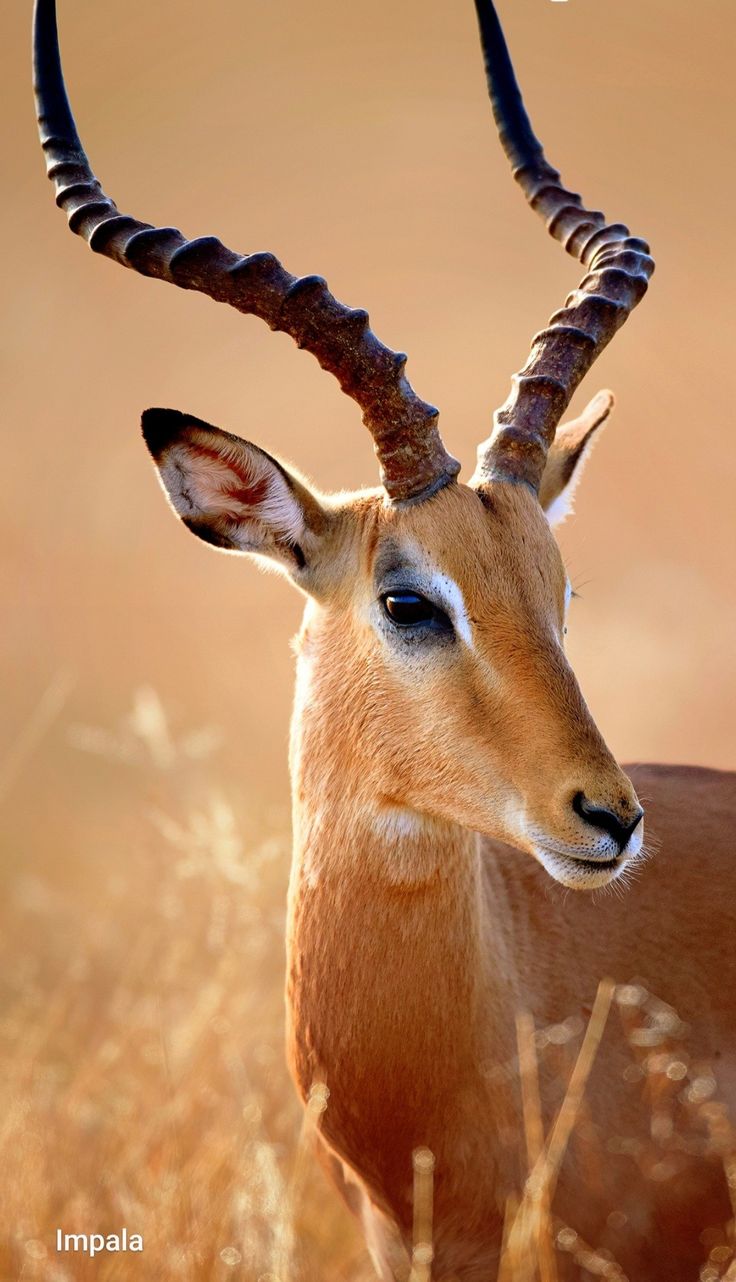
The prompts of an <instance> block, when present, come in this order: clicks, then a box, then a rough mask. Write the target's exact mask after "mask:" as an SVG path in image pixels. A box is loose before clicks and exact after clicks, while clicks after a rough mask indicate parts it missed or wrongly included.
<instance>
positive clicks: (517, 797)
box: [315, 484, 642, 888]
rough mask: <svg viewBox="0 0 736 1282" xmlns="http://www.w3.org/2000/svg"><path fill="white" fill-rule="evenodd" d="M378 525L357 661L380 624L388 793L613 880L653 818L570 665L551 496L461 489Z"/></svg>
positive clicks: (583, 875) (376, 673)
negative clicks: (365, 634) (645, 813)
mask: <svg viewBox="0 0 736 1282" xmlns="http://www.w3.org/2000/svg"><path fill="white" fill-rule="evenodd" d="M376 524H377V537H376V538H375V547H374V548H371V542H372V540H371V539H368V546H369V548H370V551H369V554H368V564H366V565H364V567H363V568H362V569H361V570H360V571H359V574H358V576H357V580H358V585H359V586H358V590H357V593H356V601H355V604H354V606H353V611H354V615H355V618H356V621H355V628H356V635H355V637H354V641H353V644H354V647H355V648H354V649H353V651H352V652H353V653H361V650H360V629H361V626H362V627H367V629H369V637H370V644H369V645H368V644H366V646H365V650H364V651H363V653H364V657H363V658H362V659H361V663H362V664H364V666H365V669H366V671H365V674H364V677H363V682H362V683H361V684H363V690H364V698H365V700H366V703H367V706H370V708H371V715H372V717H375V718H376V721H377V725H376V730H375V735H371V736H370V737H371V739H372V740H374V742H375V745H376V748H375V751H372V752H371V753H370V756H369V759H368V760H367V761H366V768H367V769H369V770H371V771H372V772H373V773H374V775H375V787H376V791H377V793H378V795H382V796H384V797H385V798H386V799H387V801H389V802H390V803H391V804H393V805H395V806H398V807H401V808H405V807H406V808H408V809H410V810H411V811H414V812H416V813H419V814H430V815H434V816H437V817H441V818H444V819H449V820H452V821H454V822H457V823H460V824H463V825H464V826H466V827H469V828H472V829H474V830H477V831H479V832H483V833H485V834H487V835H489V836H492V837H497V838H500V839H501V840H504V841H507V842H509V843H510V844H512V845H514V846H518V847H520V848H521V849H523V850H526V851H528V852H529V853H530V854H532V855H534V857H535V858H537V859H538V860H539V861H540V862H541V863H542V864H543V865H544V867H545V868H546V869H547V871H548V872H549V873H550V874H551V875H552V876H553V877H554V878H555V879H556V880H558V881H561V882H563V883H564V884H566V885H569V886H581V887H587V888H593V887H595V886H601V885H604V884H606V883H607V882H608V881H610V880H611V879H612V878H614V877H616V876H618V875H619V874H620V872H621V871H622V870H623V868H624V867H625V865H626V864H627V862H628V861H629V860H630V859H631V858H632V857H635V856H636V855H637V854H638V852H639V850H640V847H641V839H642V823H641V819H642V811H641V807H640V806H639V803H638V800H637V798H636V795H635V793H634V791H633V789H632V787H631V784H630V783H629V781H628V779H627V778H626V777H625V776H624V775H623V773H622V772H621V770H620V769H619V768H618V766H617V765H616V763H615V762H614V760H613V759H612V757H611V754H610V753H609V751H608V749H607V748H606V746H605V744H604V742H603V740H602V738H601V736H600V734H599V732H598V730H597V728H596V726H595V724H594V722H593V720H592V718H591V716H590V713H589V712H588V709H587V707H586V705H585V702H584V700H583V698H582V695H581V693H580V690H579V687H578V685H577V682H576V680H575V677H574V674H573V672H572V670H571V668H570V666H569V664H568V662H567V659H566V657H565V653H564V633H565V617H566V611H567V605H568V600H569V585H568V580H567V576H566V574H565V571H564V568H563V565H562V559H561V557H560V554H559V550H558V548H557V544H556V542H555V540H554V537H553V535H552V533H551V530H550V528H549V525H548V523H547V521H546V519H545V516H544V514H543V512H542V510H541V507H540V505H539V503H538V501H537V499H536V497H535V496H534V495H533V494H531V492H530V491H528V489H527V488H526V487H524V486H514V485H506V484H497V485H495V486H490V487H488V488H487V489H486V490H485V492H484V494H483V497H482V498H481V497H480V496H479V494H478V492H477V491H475V490H473V489H470V488H467V487H465V486H461V485H454V486H451V487H448V488H447V489H446V490H443V491H442V492H441V494H439V495H437V496H436V497H435V498H434V499H433V500H432V502H431V503H428V504H426V505H421V506H419V507H417V508H414V509H412V508H408V509H403V510H402V509H399V510H394V511H388V512H386V511H379V512H378V513H377V517H376ZM363 585H366V586H368V585H369V587H370V596H369V595H368V593H367V592H366V591H365V588H364V586H363ZM315 626H316V627H317V628H319V625H318V624H316V625H315ZM327 631H328V633H331V632H332V629H331V628H330V627H329V625H327ZM334 643H335V638H334V636H331V637H330V642H329V649H330V650H331V648H332V646H333V644H334ZM328 652H329V651H327V652H326V653H325V663H327V661H328V660H327V653H328ZM349 653H350V651H349V650H348V651H347V652H346V654H345V658H346V662H349ZM333 662H334V661H333ZM356 680H358V682H359V683H360V677H359V675H358V674H356ZM361 720H362V721H363V731H362V733H363V735H364V736H365V734H366V733H367V732H366V729H365V725H364V712H363V710H361Z"/></svg>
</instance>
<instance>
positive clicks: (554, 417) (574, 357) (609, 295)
mask: <svg viewBox="0 0 736 1282" xmlns="http://www.w3.org/2000/svg"><path fill="white" fill-rule="evenodd" d="M475 7H476V10H477V13H478V22H479V25H480V35H481V43H482V45H483V55H484V59H485V67H486V76H487V79H488V90H489V93H490V97H491V104H492V106H493V114H494V117H495V120H496V124H497V126H498V132H499V137H500V139H501V144H502V146H503V149H504V151H505V152H506V155H507V156H508V158H509V161H510V162H511V167H512V169H513V173H514V177H515V178H516V180H517V182H518V183H519V185H520V186H521V189H522V191H523V192H524V195H525V196H526V198H527V201H528V202H529V204H530V205H531V207H532V209H533V210H535V212H536V213H538V214H539V215H540V216H541V217H542V218H543V219H544V220H545V223H546V226H547V230H548V232H549V233H550V235H552V236H554V237H555V239H556V240H559V241H560V242H561V243H562V244H563V245H564V247H565V249H566V250H567V252H568V253H569V254H572V255H573V257H574V258H577V259H579V260H580V262H582V263H583V264H584V265H585V267H586V268H587V269H588V270H587V274H586V275H585V276H584V277H583V279H582V281H581V282H580V285H579V286H578V288H577V289H576V290H575V291H574V292H573V293H572V294H570V295H569V297H568V299H567V302H566V303H565V306H564V307H563V308H562V310H561V311H558V312H555V314H554V315H553V316H552V317H551V319H550V321H549V324H548V326H547V328H546V329H543V330H542V331H541V332H540V333H539V334H537V335H536V337H535V338H534V339H533V340H532V348H531V352H530V355H529V359H528V360H527V362H526V365H525V366H524V368H523V369H522V370H521V371H520V373H518V374H515V375H514V376H513V385H512V389H511V393H510V395H509V398H508V400H507V401H506V403H505V405H503V406H502V407H501V408H500V409H499V410H496V412H495V414H494V416H493V422H494V427H493V431H492V433H491V435H490V437H489V438H488V440H487V441H484V442H483V444H482V445H481V446H480V448H479V450H478V466H477V468H476V472H475V476H474V477H473V481H472V482H471V484H473V483H474V484H476V485H482V484H483V482H484V481H489V480H493V479H495V480H504V481H522V482H526V483H527V484H528V485H530V486H532V488H533V489H535V490H537V491H538V490H539V485H540V482H541V479H542V472H543V471H544V464H545V460H546V457H547V451H548V449H549V447H550V445H551V444H552V441H553V440H554V435H555V429H556V427H557V424H558V423H559V421H560V418H561V417H562V415H563V413H564V411H565V409H566V408H567V405H568V404H569V402H570V399H571V397H572V394H573V392H574V391H575V388H576V387H577V386H578V383H579V382H580V380H581V379H582V378H583V376H584V375H585V374H586V373H587V372H588V370H589V369H590V367H591V365H592V364H593V361H594V360H595V359H596V357H597V356H598V355H599V354H600V352H602V351H603V348H604V347H605V346H606V344H607V343H609V342H610V340H611V339H612V338H613V335H614V334H615V333H616V330H617V329H619V328H620V326H621V325H623V323H624V321H625V320H626V318H627V316H628V315H629V312H631V311H632V309H633V308H634V307H635V306H636V304H637V303H638V302H639V301H640V299H641V298H643V296H644V294H645V292H646V289H647V285H648V282H649V277H650V276H651V274H652V272H653V270H654V262H653V260H652V259H651V258H650V256H649V246H648V245H647V244H646V242H645V241H643V240H639V239H638V238H637V237H634V236H631V235H629V229H628V227H625V226H624V225H623V223H609V224H607V223H606V220H605V218H604V216H603V214H602V213H599V212H597V211H596V212H593V211H591V210H588V209H586V208H585V207H584V205H583V203H582V201H581V199H580V197H579V196H577V195H575V194H574V193H573V192H569V191H567V190H566V189H565V188H564V187H563V186H562V185H561V182H560V175H559V173H558V172H557V170H556V169H553V168H552V166H551V165H550V164H548V162H547V160H546V159H545V155H544V152H543V150H542V147H541V144H540V143H539V142H538V140H537V138H536V137H535V135H534V132H533V130H532V127H531V124H530V122H529V117H528V116H527V114H526V110H525V108H524V103H523V102H522V98H521V94H520V92H519V86H518V84H517V83H516V77H515V75H514V69H513V67H512V65H511V59H510V57H509V53H508V49H507V47H506V41H505V39H504V35H503V32H502V30H501V25H500V23H499V20H498V16H497V14H496V10H495V8H494V6H493V4H492V2H491V0H475Z"/></svg>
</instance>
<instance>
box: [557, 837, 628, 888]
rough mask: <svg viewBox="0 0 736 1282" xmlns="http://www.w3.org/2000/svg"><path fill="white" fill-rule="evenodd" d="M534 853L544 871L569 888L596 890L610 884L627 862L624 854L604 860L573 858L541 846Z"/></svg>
mask: <svg viewBox="0 0 736 1282" xmlns="http://www.w3.org/2000/svg"><path fill="white" fill-rule="evenodd" d="M534 854H535V856H536V858H537V859H538V860H539V862H540V864H541V865H542V867H543V868H544V870H545V872H548V873H549V875H550V877H552V878H554V880H555V881H558V882H559V883H560V885H561V886H567V887H568V889H570V890H598V889H599V888H600V887H601V886H610V884H611V882H612V881H615V880H616V878H617V877H619V876H620V875H621V873H622V872H623V870H624V868H625V867H626V865H627V863H628V862H629V859H628V856H627V855H626V854H621V855H617V856H616V858H615V859H610V860H605V861H596V860H592V859H591V860H587V859H573V858H572V857H571V856H570V855H558V854H554V853H553V852H552V851H551V850H545V849H544V848H543V847H542V846H536V847H535V849H534Z"/></svg>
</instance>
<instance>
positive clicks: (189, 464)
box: [177, 442, 271, 519]
mask: <svg viewBox="0 0 736 1282" xmlns="http://www.w3.org/2000/svg"><path fill="white" fill-rule="evenodd" d="M178 449H180V450H182V452H183V453H184V454H185V455H186V456H187V457H186V458H185V460H181V459H179V460H177V461H178V462H179V465H180V466H183V467H184V468H185V469H186V472H187V473H188V478H189V488H190V492H191V494H192V499H193V500H194V502H195V503H196V505H197V507H200V508H202V509H203V510H204V511H206V512H209V513H210V515H212V516H230V517H232V518H233V519H236V518H241V519H242V518H243V517H245V518H246V519H247V518H248V517H249V516H250V517H251V518H252V517H256V518H257V517H258V514H259V513H258V509H259V508H260V507H261V505H262V504H263V503H264V501H266V500H267V499H268V498H269V489H270V488H271V478H270V476H269V472H268V470H267V468H266V467H264V468H263V469H262V470H261V469H259V468H258V467H257V466H256V462H255V457H254V456H252V455H241V454H240V453H239V451H238V450H237V449H235V448H232V447H231V448H230V449H227V448H225V449H215V448H213V447H212V446H210V445H204V444H201V443H200V442H196V443H195V442H192V443H190V442H181V443H180V444H179V446H178Z"/></svg>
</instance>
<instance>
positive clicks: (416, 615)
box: [381, 592, 452, 632]
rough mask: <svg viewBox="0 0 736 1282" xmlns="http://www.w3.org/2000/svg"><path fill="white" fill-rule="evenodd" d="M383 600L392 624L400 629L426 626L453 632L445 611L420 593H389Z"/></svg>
mask: <svg viewBox="0 0 736 1282" xmlns="http://www.w3.org/2000/svg"><path fill="white" fill-rule="evenodd" d="M381 600H382V602H383V608H384V610H385V611H386V614H387V615H388V617H389V619H390V620H391V622H392V623H395V624H396V625H397V626H398V627H400V628H416V627H421V626H425V627H431V628H437V629H438V630H441V631H445V632H447V631H450V632H451V631H452V624H451V623H450V620H449V619H448V617H447V615H446V614H445V613H444V611H443V610H439V609H438V608H437V606H436V605H432V602H431V601H428V600H427V598H426V597H423V596H420V595H419V593H418V592H387V593H386V595H385V596H383V597H382V598H381Z"/></svg>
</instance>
